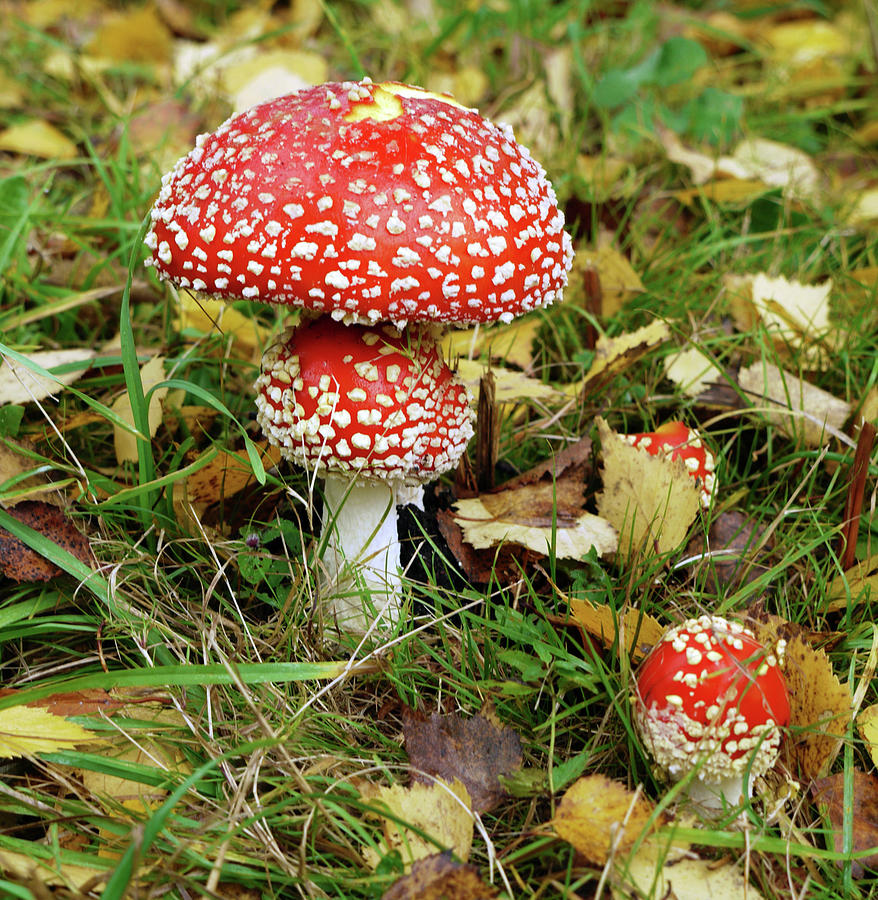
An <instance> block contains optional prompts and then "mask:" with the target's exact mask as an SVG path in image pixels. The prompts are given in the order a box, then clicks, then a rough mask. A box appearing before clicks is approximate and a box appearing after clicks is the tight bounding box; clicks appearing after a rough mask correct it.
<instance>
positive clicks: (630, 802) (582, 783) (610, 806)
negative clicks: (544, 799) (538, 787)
mask: <svg viewBox="0 0 878 900" xmlns="http://www.w3.org/2000/svg"><path fill="white" fill-rule="evenodd" d="M654 810H655V807H654V806H653V804H652V803H651V802H650V801H649V800H647V799H646V798H645V797H643V796H642V795H641V794H638V793H635V792H634V791H629V790H628V788H627V787H625V785H624V784H622V783H621V782H618V781H613V780H612V779H610V778H607V777H606V776H605V775H588V776H586V777H585V778H580V779H579V780H578V781H576V782H574V784H573V785H572V786H571V787H570V789H569V790H568V791H567V793H566V794H564V796H563V797H562V798H561V802H560V803H559V804H558V811H557V812H556V813H555V818H554V819H553V820H552V826H553V827H554V829H555V831H556V833H557V834H558V837H560V838H563V840H565V841H567V843H568V844H571V845H572V846H573V847H575V848H576V849H577V850H578V851H579V852H580V853H581V854H582V855H583V856H584V857H585V858H586V859H587V860H588V861H589V862H591V863H594V864H595V865H598V866H602V865H604V864H605V863H606V862H607V860H608V859H609V858H610V852H611V850H613V849H615V851H617V852H619V853H625V852H627V851H628V850H629V849H630V848H631V846H632V845H633V844H634V841H636V840H637V838H638V837H639V836H640V834H641V832H642V831H643V829H644V828H645V827H646V824H647V822H648V821H649V819H650V817H651V816H652V814H653V812H654ZM661 822H662V817H661V816H658V817H657V821H656V822H655V823H654V825H659V824H661ZM623 823H624V824H623Z"/></svg>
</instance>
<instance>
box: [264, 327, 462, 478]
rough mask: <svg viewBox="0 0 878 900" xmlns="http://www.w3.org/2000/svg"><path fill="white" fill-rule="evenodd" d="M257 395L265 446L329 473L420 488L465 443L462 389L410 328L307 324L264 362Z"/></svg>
mask: <svg viewBox="0 0 878 900" xmlns="http://www.w3.org/2000/svg"><path fill="white" fill-rule="evenodd" d="M256 392H257V397H256V406H257V409H258V413H257V421H258V422H259V424H260V425H261V427H262V430H263V432H264V433H265V435H266V437H267V438H268V439H269V441H270V442H271V443H273V444H276V445H277V446H278V447H280V449H281V452H282V453H283V454H284V455H285V456H287V457H288V458H290V459H292V460H293V461H294V462H295V463H297V464H299V465H301V466H305V467H313V466H315V465H316V466H322V467H323V468H324V469H325V470H327V471H329V472H335V473H345V472H347V473H350V474H352V475H353V474H355V473H358V474H359V476H360V477H361V478H366V479H372V480H386V481H393V482H396V483H398V484H402V483H406V484H411V485H415V484H422V483H424V482H427V481H432V480H433V479H434V478H437V477H438V476H439V475H441V474H442V473H443V472H446V471H448V470H449V469H450V468H452V467H453V466H454V465H455V464H456V463H457V461H458V459H459V458H460V456H461V455H462V454H463V452H464V451H465V450H466V445H467V442H468V441H469V439H470V438H471V437H472V434H473V428H472V411H471V409H470V405H469V396H468V393H467V390H466V387H465V386H464V385H463V384H462V383H461V382H460V381H459V380H458V378H457V377H456V376H455V375H454V374H453V373H452V372H451V370H450V369H449V368H448V366H447V365H446V364H445V363H444V361H443V360H442V356H441V353H440V351H439V348H438V346H437V344H436V342H435V341H434V340H433V338H432V337H431V336H430V334H429V333H428V331H427V330H426V329H425V328H423V327H418V326H411V327H410V328H409V329H407V330H406V331H404V332H400V331H399V330H398V329H396V328H395V327H393V326H392V325H379V326H376V327H371V326H365V325H350V326H346V325H343V324H341V323H338V322H334V321H333V320H332V319H331V318H329V317H327V316H321V317H319V318H318V319H315V320H311V321H307V322H305V323H303V324H301V325H300V326H298V328H295V329H293V330H291V331H288V332H287V333H285V334H284V335H283V336H282V337H281V340H280V342H279V343H278V344H277V345H275V346H274V347H273V348H271V349H270V350H269V351H268V352H267V353H266V354H265V356H264V357H263V361H262V373H261V374H260V376H259V378H258V380H257V382H256Z"/></svg>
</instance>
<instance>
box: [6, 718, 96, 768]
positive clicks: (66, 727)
mask: <svg viewBox="0 0 878 900" xmlns="http://www.w3.org/2000/svg"><path fill="white" fill-rule="evenodd" d="M103 743H104V741H103V738H101V737H99V736H98V735H97V734H95V733H94V732H93V731H89V730H88V729H87V728H83V727H82V725H78V724H77V723H76V722H71V721H70V720H69V719H65V718H64V717H63V716H55V715H53V714H52V713H50V712H49V711H48V710H46V709H43V708H41V707H38V706H10V707H7V708H6V709H3V710H0V758H3V759H13V758H15V757H17V756H35V755H38V754H40V753H57V752H58V751H59V750H73V749H74V748H75V747H80V748H81V747H84V746H92V747H95V746H99V745H102V744H103Z"/></svg>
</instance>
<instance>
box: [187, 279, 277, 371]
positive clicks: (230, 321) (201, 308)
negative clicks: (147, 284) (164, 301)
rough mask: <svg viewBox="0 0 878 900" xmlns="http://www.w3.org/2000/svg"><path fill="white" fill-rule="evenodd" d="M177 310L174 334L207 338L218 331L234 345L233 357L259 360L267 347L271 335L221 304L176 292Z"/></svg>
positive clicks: (225, 304) (250, 319) (251, 319)
mask: <svg viewBox="0 0 878 900" xmlns="http://www.w3.org/2000/svg"><path fill="white" fill-rule="evenodd" d="M178 297H179V303H178V306H177V330H178V331H181V332H182V331H188V330H192V331H196V332H198V333H199V334H210V333H211V332H212V331H215V330H217V329H218V330H219V331H220V332H221V333H222V334H223V335H224V336H226V337H227V338H231V339H233V340H234V341H235V343H237V344H238V348H237V353H238V354H240V355H246V354H247V353H248V352H249V353H250V354H251V356H254V355H255V358H256V359H259V358H261V355H262V352H263V350H264V349H265V348H266V347H267V346H268V345H269V344H270V343H271V331H270V330H269V329H268V328H263V327H262V326H261V325H260V324H259V323H258V322H257V321H256V320H255V319H253V318H251V317H250V316H246V315H244V313H242V312H239V311H238V310H237V309H235V308H234V307H233V306H230V305H229V304H228V303H225V302H224V301H222V300H213V299H211V298H209V297H202V296H197V297H196V296H194V295H192V294H190V293H189V292H188V291H180V292H179V294H178Z"/></svg>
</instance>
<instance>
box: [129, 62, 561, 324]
mask: <svg viewBox="0 0 878 900" xmlns="http://www.w3.org/2000/svg"><path fill="white" fill-rule="evenodd" d="M146 243H147V246H148V247H149V248H150V249H151V250H152V255H151V258H150V259H149V260H148V261H147V262H148V264H150V265H152V266H154V267H155V269H156V271H157V273H158V274H159V276H160V277H161V278H167V279H170V280H172V281H174V282H175V283H176V284H178V285H180V286H181V287H186V288H192V289H193V290H197V291H202V292H205V293H207V294H210V295H213V296H216V297H223V298H245V299H252V300H259V301H262V302H264V303H280V304H288V305H291V306H297V307H304V308H306V309H311V310H315V311H317V312H324V313H330V314H331V315H332V316H333V317H334V318H336V319H343V320H344V321H345V322H360V323H370V324H374V323H375V322H378V321H391V322H394V323H395V324H397V325H401V324H404V323H406V322H409V321H437V322H454V323H469V322H495V321H503V322H509V321H511V320H512V319H513V318H514V317H515V316H518V315H521V314H522V313H525V312H529V311H530V310H533V309H537V308H539V307H542V306H547V305H549V304H551V303H552V302H553V301H554V300H556V299H560V296H561V292H562V289H563V288H564V286H565V285H566V283H567V272H568V271H569V269H570V266H571V263H572V260H573V248H572V243H571V240H570V236H569V235H568V234H567V233H566V232H565V230H564V214H563V213H562V212H561V210H560V209H559V208H558V203H557V200H556V197H555V193H554V190H553V189H552V185H551V184H550V182H549V181H548V179H547V178H546V173H545V171H544V170H543V168H542V167H541V166H540V165H539V163H537V162H536V161H535V160H534V159H533V158H532V157H531V156H530V154H529V153H528V151H527V150H526V149H525V148H524V147H522V146H521V145H520V144H518V143H517V142H516V140H515V137H514V136H513V134H512V130H511V129H510V128H508V127H504V126H498V125H495V124H493V123H492V122H489V121H488V120H487V119H485V118H483V117H482V116H480V115H479V114H478V112H476V111H475V110H472V109H466V108H465V107H463V106H461V105H460V104H459V103H457V102H456V101H455V100H454V99H452V98H451V97H450V96H448V95H447V94H434V93H431V92H429V91H425V90H423V89H422V88H417V87H411V86H408V85H403V84H398V83H395V82H389V83H384V84H373V83H372V82H371V81H370V80H368V79H366V80H364V81H361V82H344V83H338V82H333V83H329V84H323V85H319V86H318V87H313V88H309V89H307V90H303V91H299V92H298V93H295V94H289V95H287V96H285V97H279V98H277V99H275V100H269V101H266V102H264V103H260V104H259V105H257V106H254V107H253V108H252V109H249V110H247V111H246V112H244V113H241V114H239V115H237V116H234V117H232V118H231V119H229V120H227V121H226V122H225V123H224V124H223V125H221V126H220V127H219V128H218V129H217V131H215V132H214V133H213V134H208V135H202V136H200V137H199V138H198V142H197V144H196V147H195V148H194V149H193V150H192V151H191V152H190V153H189V154H188V155H187V156H185V157H183V159H181V160H180V161H179V162H178V163H177V165H176V167H175V168H174V169H173V171H171V172H169V173H168V174H167V175H165V177H164V178H163V180H162V190H161V193H160V194H159V197H158V199H157V201H156V203H155V206H154V207H153V210H152V228H151V230H150V232H149V234H148V235H147V238H146Z"/></svg>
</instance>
